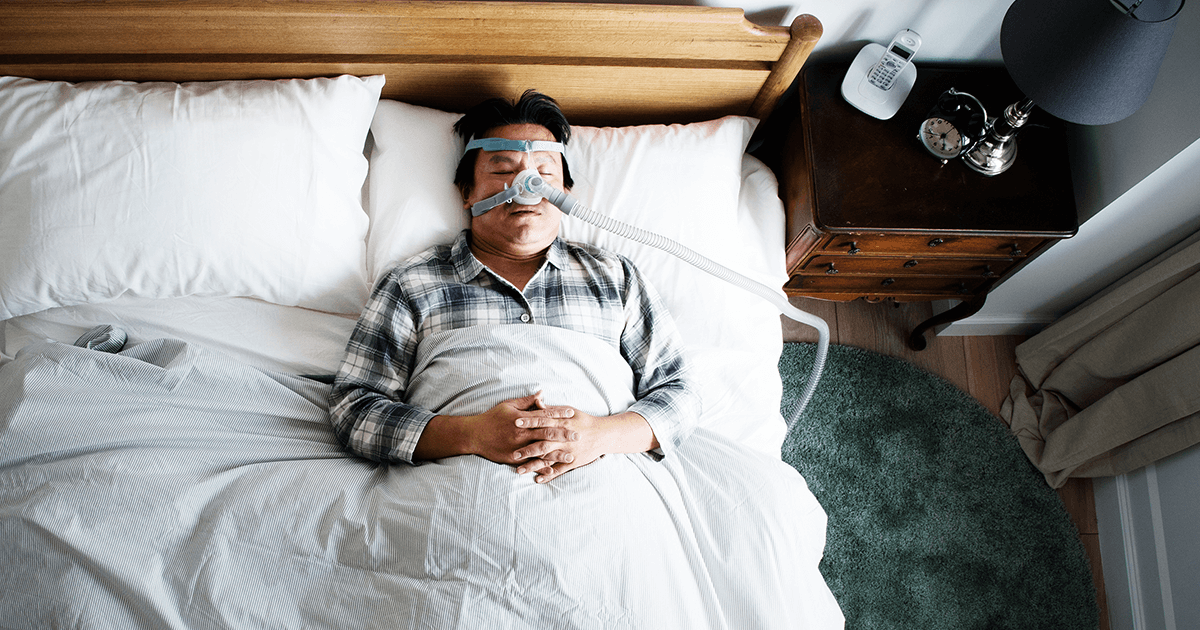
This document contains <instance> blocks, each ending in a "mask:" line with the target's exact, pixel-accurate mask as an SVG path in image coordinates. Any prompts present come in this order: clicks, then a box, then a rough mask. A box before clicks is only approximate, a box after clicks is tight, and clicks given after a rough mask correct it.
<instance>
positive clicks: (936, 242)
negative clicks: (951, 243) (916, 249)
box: [929, 238, 946, 247]
mask: <svg viewBox="0 0 1200 630" xmlns="http://www.w3.org/2000/svg"><path fill="white" fill-rule="evenodd" d="M945 242H946V241H943V240H942V239H940V238H935V239H933V240H931V241H929V246H930V247H937V246H938V245H941V244H942V243H945Z"/></svg>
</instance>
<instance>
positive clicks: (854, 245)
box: [846, 242, 862, 256]
mask: <svg viewBox="0 0 1200 630" xmlns="http://www.w3.org/2000/svg"><path fill="white" fill-rule="evenodd" d="M861 251H862V250H861V249H859V248H858V243H856V242H851V243H850V250H849V251H847V252H846V253H847V254H850V255H851V256H853V255H855V254H857V253H859V252H861Z"/></svg>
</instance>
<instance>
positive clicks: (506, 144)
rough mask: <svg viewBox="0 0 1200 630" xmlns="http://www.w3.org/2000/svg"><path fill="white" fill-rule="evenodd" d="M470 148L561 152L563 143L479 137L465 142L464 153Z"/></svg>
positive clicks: (524, 151) (525, 151)
mask: <svg viewBox="0 0 1200 630" xmlns="http://www.w3.org/2000/svg"><path fill="white" fill-rule="evenodd" d="M471 149H483V150H484V151H520V152H522V153H529V152H531V151H555V152H557V153H562V152H563V143H561V142H550V141H548V140H508V139H506V138H479V139H477V140H472V141H470V142H468V143H467V148H466V149H463V154H464V155H465V154H466V153H467V151H470V150H471Z"/></svg>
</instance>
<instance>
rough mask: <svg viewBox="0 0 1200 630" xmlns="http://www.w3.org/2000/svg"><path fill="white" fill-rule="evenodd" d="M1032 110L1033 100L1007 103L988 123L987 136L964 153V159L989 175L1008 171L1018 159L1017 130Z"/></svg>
mask: <svg viewBox="0 0 1200 630" xmlns="http://www.w3.org/2000/svg"><path fill="white" fill-rule="evenodd" d="M1032 111H1033V101H1032V100H1031V99H1028V98H1027V99H1025V100H1023V101H1021V102H1019V103H1013V104H1012V105H1009V106H1008V107H1007V108H1006V109H1005V110H1004V115H1003V116H1001V117H999V118H997V119H996V120H993V121H992V122H991V123H989V124H988V129H987V135H985V136H984V137H983V139H982V140H980V141H979V142H977V143H975V146H973V147H971V150H969V151H967V152H966V153H965V154H963V161H964V162H966V163H967V166H969V167H971V169H972V170H974V171H976V172H979V173H982V174H984V175H987V176H988V177H993V176H995V175H999V174H1000V173H1003V172H1004V171H1007V170H1008V167H1010V166H1012V164H1013V161H1014V160H1016V159H1017V131H1018V130H1019V129H1020V128H1021V125H1024V124H1025V121H1027V120H1029V113H1030V112H1032Z"/></svg>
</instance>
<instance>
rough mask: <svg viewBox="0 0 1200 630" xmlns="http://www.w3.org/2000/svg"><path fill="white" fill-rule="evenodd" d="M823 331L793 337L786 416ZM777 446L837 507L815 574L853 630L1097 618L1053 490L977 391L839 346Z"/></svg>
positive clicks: (1086, 622)
mask: <svg viewBox="0 0 1200 630" xmlns="http://www.w3.org/2000/svg"><path fill="white" fill-rule="evenodd" d="M814 354H815V345H814V344H811V343H788V344H785V347H784V352H783V356H782V357H781V359H780V362H779V371H780V374H781V375H782V377H783V384H784V398H783V413H784V416H785V417H787V416H789V415H790V411H791V409H792V406H793V405H794V404H795V399H796V397H797V396H798V395H799V393H800V391H801V388H802V386H803V384H804V381H805V379H806V378H807V376H808V371H809V369H810V368H811V366H812V362H813V356H814ZM783 458H784V460H785V461H787V462H788V463H789V464H791V465H792V466H793V467H795V468H796V469H797V470H798V471H800V473H801V474H802V475H803V476H804V478H805V480H806V481H807V482H808V485H809V488H810V489H811V490H812V492H813V494H814V495H815V496H816V497H817V500H819V501H820V502H821V505H822V506H823V507H824V508H825V511H826V513H828V515H829V526H828V534H827V541H826V545H825V557H824V559H823V560H822V562H821V567H820V568H821V573H822V574H823V575H824V576H825V580H826V581H827V582H828V584H829V587H830V589H831V590H832V591H833V594H834V596H836V597H837V600H838V603H839V604H840V605H841V607H842V612H843V613H844V614H845V616H846V629H847V630H876V629H878V630H883V629H887V630H910V629H911V630H939V629H946V630H949V629H954V630H973V629H978V630H997V629H1012V630H1041V629H1045V630H1095V629H1096V628H1097V627H1098V626H1099V612H1098V607H1097V605H1096V593H1095V588H1094V586H1093V583H1092V574H1091V569H1090V565H1089V564H1088V559H1087V555H1086V553H1085V552H1084V549H1083V544H1082V543H1081V542H1080V540H1079V536H1078V532H1077V530H1076V529H1075V526H1074V524H1073V523H1072V522H1071V519H1070V516H1068V514H1067V511H1066V508H1065V507H1064V506H1063V504H1062V501H1061V499H1059V497H1058V494H1057V493H1056V492H1054V490H1052V489H1051V488H1050V487H1049V486H1047V485H1046V483H1045V481H1044V479H1043V477H1042V475H1041V474H1040V473H1038V471H1037V470H1036V469H1035V468H1034V467H1033V465H1032V464H1031V463H1030V462H1029V460H1028V459H1027V458H1026V457H1025V454H1024V452H1023V451H1022V450H1021V448H1020V446H1018V444H1017V441H1016V438H1014V437H1012V436H1011V435H1009V433H1008V429H1007V427H1005V426H1004V424H1003V423H1002V422H1001V421H1000V419H999V418H997V417H995V416H993V415H992V414H991V413H990V412H989V411H988V410H987V409H986V408H984V407H983V405H981V404H980V403H979V402H978V401H976V400H975V399H974V398H971V397H970V396H968V395H967V394H965V393H963V392H962V391H961V390H959V389H958V388H957V387H955V386H954V385H952V384H950V383H949V382H948V381H945V380H943V379H941V378H939V377H937V376H935V375H933V374H930V373H928V372H925V371H924V370H921V369H920V368H917V367H915V366H913V365H912V364H910V363H907V362H905V361H902V360H899V359H894V358H891V357H886V356H883V355H880V354H877V353H874V352H869V351H866V350H861V349H858V348H851V347H848V346H831V347H830V348H829V356H828V359H827V362H826V366H825V374H824V376H823V377H822V379H821V383H820V385H819V387H818V388H817V391H816V393H815V394H814V395H813V398H812V401H811V402H810V403H809V406H808V409H806V410H805V412H804V415H803V416H802V417H801V418H800V420H799V421H798V422H797V423H796V425H795V426H793V427H792V428H791V429H790V430H789V432H788V435H787V438H786V439H785V440H784V444H783Z"/></svg>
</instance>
